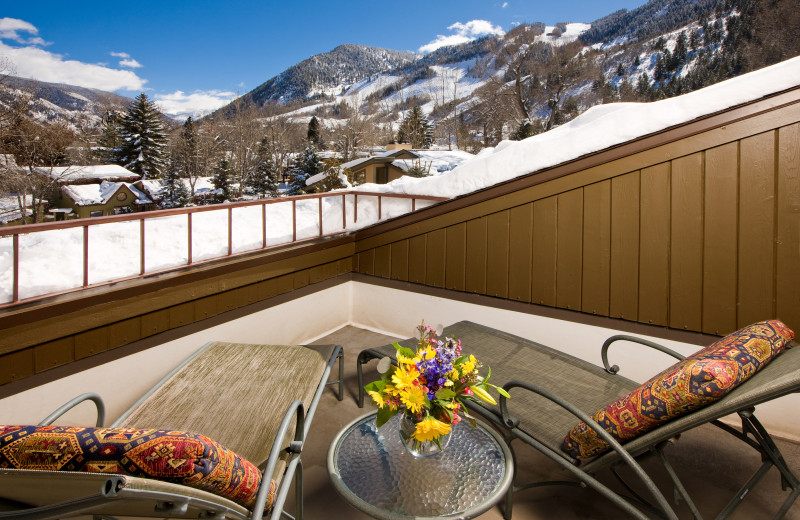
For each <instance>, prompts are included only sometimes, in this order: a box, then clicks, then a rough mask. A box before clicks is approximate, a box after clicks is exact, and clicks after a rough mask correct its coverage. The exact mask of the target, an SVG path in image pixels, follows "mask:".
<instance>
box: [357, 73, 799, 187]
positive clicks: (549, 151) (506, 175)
mask: <svg viewBox="0 0 800 520" xmlns="http://www.w3.org/2000/svg"><path fill="white" fill-rule="evenodd" d="M798 86H800V57H796V58H792V59H790V60H786V61H783V62H781V63H778V64H776V65H772V66H770V67H766V68H763V69H760V70H757V71H754V72H750V73H748V74H744V75H742V76H738V77H735V78H732V79H729V80H727V81H723V82H721V83H717V84H714V85H711V86H708V87H706V88H703V89H700V90H697V91H694V92H690V93H688V94H684V95H682V96H677V97H673V98H668V99H664V100H661V101H655V102H651V103H610V104H605V105H597V106H594V107H592V108H590V109H589V110H587V111H586V112H584V113H583V114H581V115H580V116H578V117H576V118H575V119H573V120H572V121H570V122H569V123H567V124H564V125H562V126H559V127H558V128H555V129H553V130H550V131H549V132H545V133H542V134H539V135H535V136H533V137H529V138H527V139H524V140H522V141H503V142H501V143H500V144H499V145H498V146H497V147H496V148H494V149H484V150H483V151H482V152H481V153H480V154H478V155H477V156H476V157H475V159H473V160H470V161H467V162H465V163H464V164H462V165H461V166H459V167H457V168H456V169H455V170H453V171H452V172H451V173H450V174H448V175H441V176H433V177H423V178H412V177H408V176H403V177H401V178H399V179H396V180H394V181H392V182H390V183H388V184H366V185H361V186H359V187H358V188H356V189H361V190H369V191H382V192H394V193H406V194H432V193H433V194H436V195H439V196H442V197H456V196H459V195H463V194H465V193H470V192H473V191H477V190H480V189H483V188H486V187H488V186H492V185H494V184H498V183H500V182H503V181H506V180H509V179H513V178H516V177H520V176H523V175H526V174H529V173H532V172H536V171H539V170H542V169H544V168H548V167H552V166H556V165H558V164H561V163H564V162H567V161H571V160H574V159H577V158H579V157H582V156H584V155H587V154H591V153H595V152H599V151H601V150H605V149H607V148H610V147H612V146H616V145H619V144H622V143H626V142H628V141H632V140H635V139H638V138H640V137H644V136H646V135H650V134H653V133H656V132H659V131H663V130H665V129H667V128H671V127H674V126H677V125H681V124H685V123H688V122H690V121H692V120H695V119H698V118H701V117H703V116H707V115H711V114H714V113H717V112H720V111H723V110H725V109H728V108H732V107H735V106H737V105H741V104H743V103H747V102H750V101H755V100H758V99H761V98H763V97H765V96H768V95H770V94H775V93H778V92H781V91H784V90H787V89H790V88H793V87H798Z"/></svg>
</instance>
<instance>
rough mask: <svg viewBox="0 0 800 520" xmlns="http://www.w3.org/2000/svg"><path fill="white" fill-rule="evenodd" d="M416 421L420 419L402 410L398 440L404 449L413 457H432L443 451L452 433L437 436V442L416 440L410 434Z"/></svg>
mask: <svg viewBox="0 0 800 520" xmlns="http://www.w3.org/2000/svg"><path fill="white" fill-rule="evenodd" d="M418 422H420V420H419V419H417V418H416V416H414V415H413V414H411V413H408V412H403V413H402V414H401V417H400V440H401V441H402V442H403V446H405V448H406V450H408V452H409V453H410V454H411V455H413V456H415V457H433V456H434V455H438V454H439V453H441V452H442V451H444V449H445V448H446V447H447V443H449V442H450V435H452V433H448V434H445V435H441V436H439V439H438V441H439V443H438V444H437V443H436V442H434V441H432V440H431V441H418V440H417V439H415V438H414V437H413V436H412V435H413V433H414V431H415V430H416V428H417V423H418Z"/></svg>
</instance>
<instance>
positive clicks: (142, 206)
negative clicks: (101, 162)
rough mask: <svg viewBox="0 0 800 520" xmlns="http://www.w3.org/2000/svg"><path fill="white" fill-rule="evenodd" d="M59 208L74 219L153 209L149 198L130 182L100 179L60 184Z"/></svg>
mask: <svg viewBox="0 0 800 520" xmlns="http://www.w3.org/2000/svg"><path fill="white" fill-rule="evenodd" d="M60 207H62V208H67V209H71V210H72V212H73V214H74V215H76V216H77V217H78V218H86V217H102V216H109V215H118V214H121V213H133V212H137V211H146V210H149V209H153V200H152V199H151V198H150V197H148V196H147V194H145V193H144V192H143V191H141V190H140V189H138V188H137V187H136V186H134V185H133V184H130V183H127V182H108V181H103V182H101V183H100V184H74V185H69V186H62V187H61V200H60Z"/></svg>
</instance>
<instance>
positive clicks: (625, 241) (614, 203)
mask: <svg viewBox="0 0 800 520" xmlns="http://www.w3.org/2000/svg"><path fill="white" fill-rule="evenodd" d="M609 310H610V314H611V316H612V317H614V318H623V319H626V320H636V319H637V317H638V311H639V172H638V171H635V172H630V173H627V174H625V175H621V176H619V177H615V178H614V179H612V181H611V299H610V302H609Z"/></svg>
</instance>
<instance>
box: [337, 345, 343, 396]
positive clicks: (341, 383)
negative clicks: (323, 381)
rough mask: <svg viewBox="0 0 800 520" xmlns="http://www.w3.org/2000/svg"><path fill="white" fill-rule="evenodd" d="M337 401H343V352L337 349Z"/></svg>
mask: <svg viewBox="0 0 800 520" xmlns="http://www.w3.org/2000/svg"><path fill="white" fill-rule="evenodd" d="M337 357H338V358H339V400H340V401H341V400H342V399H344V350H342V349H339V354H338V356H337Z"/></svg>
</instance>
